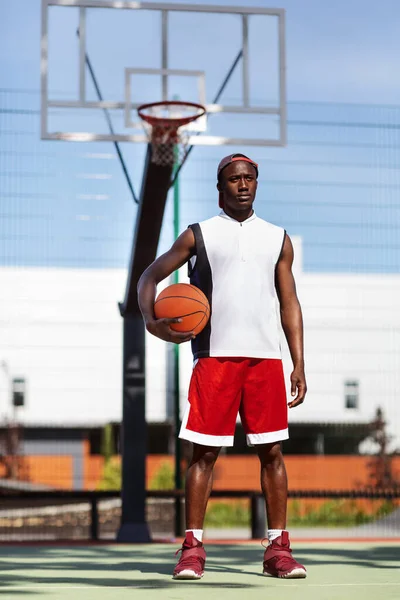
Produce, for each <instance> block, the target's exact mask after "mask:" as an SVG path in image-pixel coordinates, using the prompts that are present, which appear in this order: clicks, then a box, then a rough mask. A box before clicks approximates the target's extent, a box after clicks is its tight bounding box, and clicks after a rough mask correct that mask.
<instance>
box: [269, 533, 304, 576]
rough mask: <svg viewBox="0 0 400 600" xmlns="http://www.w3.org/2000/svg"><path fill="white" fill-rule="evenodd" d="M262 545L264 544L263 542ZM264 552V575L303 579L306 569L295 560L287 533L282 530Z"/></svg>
mask: <svg viewBox="0 0 400 600" xmlns="http://www.w3.org/2000/svg"><path fill="white" fill-rule="evenodd" d="M263 545H264V544H263ZM264 548H266V550H265V552H264V563H263V567H264V568H263V575H265V576H266V577H284V578H285V579H303V578H304V577H307V571H306V570H305V568H304V567H303V565H301V564H300V563H298V562H296V561H295V560H294V558H293V556H292V550H291V549H290V541H289V533H288V532H287V531H282V535H280V536H279V537H278V538H276V539H275V540H273V542H272V543H271V544H269V546H264Z"/></svg>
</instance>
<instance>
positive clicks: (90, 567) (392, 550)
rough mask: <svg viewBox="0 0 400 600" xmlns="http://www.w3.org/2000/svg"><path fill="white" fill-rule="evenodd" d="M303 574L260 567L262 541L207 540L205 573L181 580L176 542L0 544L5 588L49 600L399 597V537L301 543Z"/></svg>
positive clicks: (2, 591)
mask: <svg viewBox="0 0 400 600" xmlns="http://www.w3.org/2000/svg"><path fill="white" fill-rule="evenodd" d="M294 546H295V556H296V558H297V559H298V560H299V561H300V562H303V563H304V564H305V566H306V567H307V569H308V578H307V579H303V580H292V581H285V580H277V579H272V578H267V577H263V576H262V575H261V561H262V548H261V546H260V545H259V544H256V543H247V544H208V545H206V548H207V571H206V574H205V576H204V578H203V579H202V580H200V581H194V582H184V581H174V580H173V579H172V578H171V571H172V568H173V565H174V563H175V557H174V552H175V550H176V548H177V546H175V545H174V544H151V545H97V546H20V547H17V546H0V568H1V571H0V596H1V597H2V598H7V599H8V598H9V599H10V600H11V599H18V598H21V599H22V598H25V599H27V598H32V600H35V598H38V599H39V598H40V599H41V598H44V599H45V598H47V599H49V600H53V599H54V600H56V599H60V600H66V599H67V598H68V599H71V600H94V599H96V600H104V599H106V598H107V599H108V598H112V599H113V600H125V599H128V598H129V599H131V598H132V599H133V598H135V599H136V598H144V599H145V598H149V599H150V598H152V599H153V598H157V599H159V600H164V599H167V598H168V599H171V600H180V599H184V598H185V599H186V598H191V599H193V600H196V599H197V598H198V599H200V598H209V599H215V600H217V599H218V600H225V599H226V600H228V599H229V600H239V599H241V600H251V599H253V598H254V599H256V598H257V599H258V598H260V599H261V598H267V597H269V598H273V599H274V600H280V599H285V600H291V599H296V600H317V599H318V600H325V599H326V600H336V599H347V598H349V599H352V600H357V599H362V600H370V599H371V600H372V599H375V598H385V600H391V599H395V598H396V599H399V598H400V568H399V567H400V543H399V542H389V541H388V542H386V541H384V542H370V543H359V542H357V543H356V542H353V543H351V542H347V543H342V542H339V541H338V542H329V543H321V542H318V543H312V542H310V543H296V544H294Z"/></svg>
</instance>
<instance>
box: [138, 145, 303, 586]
mask: <svg viewBox="0 0 400 600" xmlns="http://www.w3.org/2000/svg"><path fill="white" fill-rule="evenodd" d="M257 178H258V165H257V164H256V163H255V162H253V161H252V160H250V159H249V158H247V157H246V156H244V155H243V154H233V155H230V156H227V157H225V158H224V159H223V160H222V161H221V162H220V164H219V166H218V172H217V179H218V183H217V189H218V192H219V205H220V208H221V209H222V210H221V212H220V213H219V215H218V216H215V217H213V218H211V219H208V220H206V221H203V222H202V223H196V224H194V225H190V227H189V228H188V229H186V231H184V233H182V234H181V235H180V236H179V237H178V239H177V240H176V241H175V243H174V244H173V246H172V247H171V249H170V250H168V252H166V253H165V254H163V255H162V256H160V257H159V258H158V259H157V260H156V261H155V262H154V263H152V264H151V265H150V266H149V267H148V269H146V271H145V272H144V273H143V275H142V277H141V279H140V281H139V285H138V297H139V305H140V308H141V311H142V314H143V318H144V321H145V324H146V328H147V330H148V331H149V332H150V333H152V334H154V335H156V336H157V337H159V338H161V339H162V340H165V341H168V342H175V343H177V344H179V343H181V342H186V341H188V340H191V341H192V350H193V355H194V368H193V373H192V378H191V383H190V388H189V398H188V404H187V408H186V412H185V415H184V417H183V422H182V427H181V431H180V438H182V439H185V440H189V441H190V442H192V443H193V457H192V460H191V462H190V465H189V468H188V472H187V478H186V492H185V502H186V527H187V530H186V537H185V540H184V543H183V545H182V548H181V550H182V554H181V557H180V560H179V562H178V564H177V565H176V567H175V570H174V573H173V576H174V578H175V579H199V578H200V577H202V576H203V574H204V565H205V560H206V553H205V550H204V547H203V540H202V537H203V522H204V516H205V512H206V507H207V502H208V498H209V495H210V491H211V486H212V472H213V467H214V464H215V462H216V460H217V458H218V455H219V452H220V450H221V447H222V446H233V436H234V431H235V424H236V418H237V414H238V412H239V413H240V417H241V421H242V425H243V428H244V430H245V432H246V435H247V443H248V444H249V445H253V446H255V448H256V450H257V454H258V457H259V459H260V465H261V487H262V491H263V494H264V497H265V502H266V508H267V518H268V545H267V546H266V550H265V552H264V562H263V573H264V575H266V576H270V577H285V578H303V577H306V570H305V568H304V567H303V566H302V565H300V564H299V563H298V562H296V561H295V559H294V558H293V556H292V551H291V548H290V541H289V534H288V532H287V531H286V508H287V477H286V470H285V465H284V461H283V457H282V453H281V442H282V440H285V439H287V438H288V420H287V406H289V408H294V407H295V406H298V405H299V404H301V403H302V402H303V400H304V397H305V394H306V380H305V375H304V357H303V322H302V313H301V308H300V304H299V301H298V299H297V295H296V288H295V283H294V279H293V274H292V262H293V247H292V243H291V241H290V238H289V236H288V235H287V234H286V232H285V231H284V230H283V229H282V228H280V227H277V226H276V225H272V224H271V223H268V222H267V221H264V220H263V219H260V218H259V217H257V216H256V214H255V212H254V210H253V202H254V199H255V196H256V191H257ZM186 262H189V275H190V281H191V283H192V284H194V285H196V286H197V287H199V288H200V289H201V290H202V291H203V292H204V293H205V294H206V296H207V298H208V301H209V303H210V307H211V318H210V320H209V322H208V324H207V326H206V328H205V329H204V330H203V331H202V332H201V333H200V334H198V335H197V336H196V337H195V336H194V335H193V333H192V332H187V333H177V332H175V331H173V330H172V329H171V327H170V325H171V323H172V322H173V321H174V320H173V319H159V320H156V319H155V317H154V313H153V306H154V300H155V294H156V285H157V283H159V282H160V281H162V280H163V279H165V278H166V277H168V276H169V275H170V274H171V273H172V272H173V271H175V270H176V269H178V268H179V267H181V266H182V265H183V264H184V263H186ZM277 298H278V300H279V306H280V320H281V323H282V327H283V331H284V333H285V336H286V339H287V342H288V345H289V350H290V354H291V358H292V362H293V367H294V368H293V372H292V374H291V377H290V379H291V395H292V400H291V402H289V405H287V400H286V392H285V383H284V377H283V370H282V360H281V350H280V344H279V327H278V316H277V310H276V299H277Z"/></svg>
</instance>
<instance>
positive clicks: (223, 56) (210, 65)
mask: <svg viewBox="0 0 400 600" xmlns="http://www.w3.org/2000/svg"><path fill="white" fill-rule="evenodd" d="M88 59H90V61H91V65H89V64H88ZM89 71H90V73H89ZM92 71H95V73H96V76H97V77H98V83H99V87H100V88H101V96H100V95H99V90H97V95H96V94H95V93H94V88H93V83H92V82H93V77H89V75H91V76H92V75H93V72H92ZM99 98H101V99H99ZM174 99H179V100H182V101H187V102H196V103H200V104H203V105H205V106H206V115H205V116H204V117H202V118H201V119H199V120H198V121H195V122H194V123H192V124H191V125H190V126H188V128H189V131H190V136H189V144H190V145H210V146H216V145H234V146H236V147H237V146H283V145H285V143H286V82H285V12H284V10H283V9H274V8H260V7H250V6H214V5H212V4H210V5H200V4H169V3H161V2H132V1H131V2H128V1H124V0H42V40H41V137H42V139H47V140H67V141H118V142H125V141H126V142H136V143H145V142H147V137H146V135H145V133H144V132H143V129H142V123H141V121H140V119H139V118H138V115H137V108H138V106H140V105H141V104H143V103H146V102H157V101H161V100H162V101H164V100H174ZM105 110H106V111H107V113H108V114H109V115H110V116H111V118H112V128H111V131H110V128H108V130H106V128H105V127H104V111H105ZM103 127H104V129H103Z"/></svg>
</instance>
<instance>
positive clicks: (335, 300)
mask: <svg viewBox="0 0 400 600" xmlns="http://www.w3.org/2000/svg"><path fill="white" fill-rule="evenodd" d="M294 243H295V250H296V256H297V264H296V265H295V273H296V281H297V288H298V294H299V297H300V301H301V304H302V308H303V314H304V322H305V348H306V373H307V379H308V386H309V392H308V395H307V400H306V402H305V403H304V405H303V406H301V407H299V408H296V409H294V410H292V411H290V419H291V421H292V422H294V421H296V422H298V421H309V422H310V421H311V422H312V421H319V422H321V421H330V422H332V421H334V422H344V421H367V420H370V419H371V418H372V417H373V415H374V414H375V411H376V408H377V407H378V406H381V407H382V408H383V409H384V411H385V414H386V416H387V418H388V419H389V421H390V429H391V431H392V433H393V434H395V433H397V431H400V403H399V401H398V390H399V389H400V375H399V365H400V312H399V310H398V307H399V306H400V276H396V275H357V274H354V275H341V274H332V275H330V274H309V273H302V270H301V246H300V240H294ZM125 276H126V273H125V271H124V270H111V269H110V270H98V271H96V270H81V269H79V270H77V269H76V270H74V269H33V268H32V269H18V268H2V269H0V363H1V361H5V363H6V365H7V366H8V370H9V373H10V375H11V376H22V377H26V379H27V405H26V407H24V408H23V409H21V410H20V418H21V420H22V421H23V422H26V423H37V424H42V423H49V424H50V423H68V424H69V423H71V424H72V423H74V424H80V423H82V424H87V423H93V424H95V423H104V422H106V421H109V420H119V419H120V418H121V406H122V400H121V395H122V390H121V374H122V356H121V354H122V319H121V317H120V315H119V311H118V306H117V303H118V301H120V300H121V299H122V298H123V292H124V286H125ZM181 280H182V281H184V280H185V269H184V268H183V269H182V276H181ZM165 283H166V282H164V284H165ZM146 339H147V348H146V361H147V369H146V370H147V399H146V414H147V418H148V419H149V420H150V421H163V420H165V418H166V344H164V343H163V342H161V341H160V340H157V339H156V338H154V337H152V336H150V335H147V338H146ZM180 349H181V361H180V363H181V406H182V409H183V407H184V403H185V399H186V393H187V387H188V382H189V378H190V373H191V364H192V359H191V353H190V345H189V344H184V345H181V346H180ZM290 369H291V365H290V360H289V358H288V352H287V348H285V370H286V373H287V381H288V380H289V374H290ZM345 379H357V380H359V382H360V407H359V409H358V410H351V409H346V408H345V404H344V381H345ZM7 385H8V384H7V377H6V373H5V370H4V369H0V415H3V414H4V413H5V412H6V405H7V404H8V405H9V402H8V398H7V394H8V390H7ZM8 413H9V409H8ZM399 443H400V439H399Z"/></svg>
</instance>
